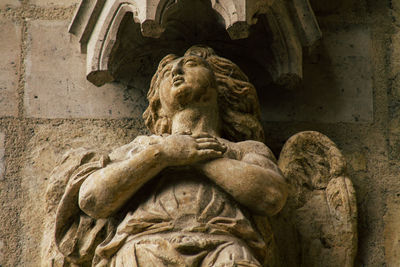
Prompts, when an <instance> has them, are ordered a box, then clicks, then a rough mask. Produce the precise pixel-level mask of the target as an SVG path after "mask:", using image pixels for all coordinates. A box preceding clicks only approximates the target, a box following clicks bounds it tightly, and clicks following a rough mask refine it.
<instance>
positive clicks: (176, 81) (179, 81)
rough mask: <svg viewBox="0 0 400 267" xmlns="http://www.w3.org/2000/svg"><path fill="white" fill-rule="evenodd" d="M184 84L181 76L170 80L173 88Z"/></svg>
mask: <svg viewBox="0 0 400 267" xmlns="http://www.w3.org/2000/svg"><path fill="white" fill-rule="evenodd" d="M184 82H185V79H184V78H183V77H182V76H176V77H174V78H173V79H172V84H173V85H174V86H179V85H181V84H182V83H184Z"/></svg>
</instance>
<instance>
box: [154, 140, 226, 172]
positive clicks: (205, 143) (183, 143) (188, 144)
mask: <svg viewBox="0 0 400 267" xmlns="http://www.w3.org/2000/svg"><path fill="white" fill-rule="evenodd" d="M160 145H161V153H162V155H163V156H164V157H163V158H164V159H165V160H166V161H167V163H168V165H169V166H185V165H192V164H194V163H197V162H200V161H204V160H210V159H215V158H219V157H222V155H223V153H224V152H225V151H226V146H225V145H224V144H222V143H220V142H219V141H218V140H217V138H215V137H212V136H210V135H209V134H207V133H204V134H199V135H189V134H172V135H169V136H167V137H165V138H164V140H163V141H162V142H161V143H160Z"/></svg>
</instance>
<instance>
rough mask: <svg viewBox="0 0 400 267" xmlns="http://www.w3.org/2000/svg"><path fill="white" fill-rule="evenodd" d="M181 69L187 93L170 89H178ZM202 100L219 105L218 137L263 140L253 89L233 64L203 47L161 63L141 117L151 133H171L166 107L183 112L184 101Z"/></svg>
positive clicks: (168, 57)
mask: <svg viewBox="0 0 400 267" xmlns="http://www.w3.org/2000/svg"><path fill="white" fill-rule="evenodd" d="M183 66H185V67H183ZM184 70H186V71H187V72H188V73H187V74H186V75H185V81H184V82H185V83H187V86H189V87H190V92H185V90H182V89H180V90H172V89H169V88H168V87H178V86H180V83H181V82H182V81H181V80H180V79H179V73H178V72H180V71H182V72H183V71H184ZM173 72H174V73H173ZM182 74H183V73H182ZM174 75H175V76H174ZM173 77H175V79H174V78H173ZM202 98H204V99H207V101H208V102H210V101H211V103H212V104H213V105H217V106H218V113H219V116H220V122H221V137H223V138H225V139H228V140H231V141H235V142H238V141H243V140H257V141H263V138H264V132H263V129H262V126H261V124H260V108H259V103H258V97H257V92H256V90H255V88H254V86H253V85H252V84H251V83H249V81H248V78H247V76H246V75H245V74H244V73H243V72H242V71H241V70H240V69H239V67H238V66H237V65H236V64H234V63H233V62H232V61H230V60H228V59H225V58H222V57H219V56H217V55H216V54H215V52H214V50H213V49H212V48H209V47H205V46H193V47H191V48H190V49H189V50H187V51H186V53H185V55H184V56H183V57H178V56H176V55H172V54H171V55H167V56H166V57H164V58H163V59H162V60H161V62H160V64H159V65H158V68H157V71H156V73H155V74H154V76H153V79H152V80H151V84H150V89H149V92H148V94H147V99H148V101H149V106H148V107H147V109H146V111H145V112H144V114H143V118H144V120H145V123H146V125H147V127H148V128H149V129H150V131H151V132H152V133H154V134H159V135H160V134H163V133H171V125H172V121H171V116H170V114H171V113H170V112H169V110H168V109H169V106H171V105H172V106H173V107H176V108H177V109H178V108H181V109H184V108H185V103H186V102H187V101H190V100H191V99H196V100H197V99H202ZM213 98H215V103H214V102H213ZM174 101H175V102H176V103H174Z"/></svg>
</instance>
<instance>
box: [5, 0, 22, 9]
mask: <svg viewBox="0 0 400 267" xmlns="http://www.w3.org/2000/svg"><path fill="white" fill-rule="evenodd" d="M20 5H21V1H18V0H0V8H7V7H18V6H20Z"/></svg>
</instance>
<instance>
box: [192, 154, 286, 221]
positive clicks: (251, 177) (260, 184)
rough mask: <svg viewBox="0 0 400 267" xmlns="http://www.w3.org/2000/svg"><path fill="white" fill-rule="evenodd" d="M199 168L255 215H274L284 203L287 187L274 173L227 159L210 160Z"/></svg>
mask: <svg viewBox="0 0 400 267" xmlns="http://www.w3.org/2000/svg"><path fill="white" fill-rule="evenodd" d="M199 167H200V168H201V170H202V171H203V173H204V174H205V175H206V176H207V177H209V178H210V179H211V180H213V181H214V182H215V183H216V184H218V185H219V186H220V187H222V188H223V189H224V190H225V191H226V192H228V193H229V194H230V195H232V196H233V197H234V198H235V199H236V200H237V201H238V202H240V203H241V204H243V205H244V206H246V207H248V208H249V209H250V210H252V211H253V212H255V213H257V214H263V215H273V214H276V213H277V212H279V211H280V210H281V209H282V207H283V205H284V204H285V202H286V197H287V186H286V183H285V181H284V178H283V177H282V175H281V174H280V173H278V172H276V171H275V170H273V169H268V168H263V167H260V166H257V165H253V164H249V163H246V162H243V161H238V160H233V159H228V158H221V159H216V160H212V161H209V162H207V163H204V164H201V165H200V166H199Z"/></svg>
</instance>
